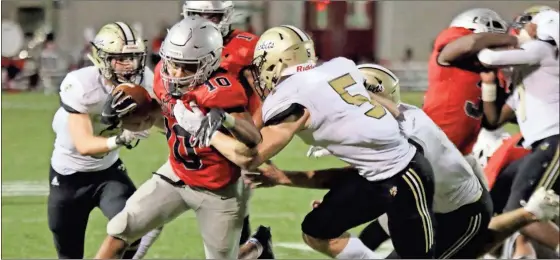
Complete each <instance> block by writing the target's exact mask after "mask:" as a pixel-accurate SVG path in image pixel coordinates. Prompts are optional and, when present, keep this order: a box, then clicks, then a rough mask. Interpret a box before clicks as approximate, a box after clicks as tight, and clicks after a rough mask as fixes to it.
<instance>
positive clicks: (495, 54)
mask: <svg viewBox="0 0 560 260" xmlns="http://www.w3.org/2000/svg"><path fill="white" fill-rule="evenodd" d="M541 44H546V43H541V42H538V41H536V40H535V41H531V42H529V43H527V44H524V45H523V49H513V50H491V49H483V50H481V51H480V52H479V53H478V60H479V61H480V62H481V63H482V65H484V66H486V67H507V66H512V65H523V64H528V65H533V64H539V63H540V62H541V61H542V60H543V59H544V58H546V56H547V49H546V48H544V47H543V45H541Z"/></svg>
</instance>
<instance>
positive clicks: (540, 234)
mask: <svg viewBox="0 0 560 260" xmlns="http://www.w3.org/2000/svg"><path fill="white" fill-rule="evenodd" d="M521 234H523V235H525V236H527V237H529V238H531V239H532V240H534V241H536V242H538V243H540V244H542V245H545V246H547V247H548V248H550V249H556V247H557V246H558V245H559V244H560V236H559V235H558V226H556V224H554V223H553V222H552V221H542V222H537V223H532V224H529V225H527V226H525V227H523V228H522V229H521Z"/></svg>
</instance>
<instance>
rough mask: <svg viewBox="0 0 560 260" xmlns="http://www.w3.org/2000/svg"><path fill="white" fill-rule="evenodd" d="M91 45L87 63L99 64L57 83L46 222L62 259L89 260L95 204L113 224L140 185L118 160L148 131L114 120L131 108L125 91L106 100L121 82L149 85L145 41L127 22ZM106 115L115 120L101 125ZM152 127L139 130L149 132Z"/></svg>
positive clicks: (107, 27) (103, 31) (104, 29)
mask: <svg viewBox="0 0 560 260" xmlns="http://www.w3.org/2000/svg"><path fill="white" fill-rule="evenodd" d="M92 45H93V47H92V54H91V55H90V58H91V59H92V61H93V62H94V64H95V66H90V67H85V68H82V69H79V70H75V71H72V72H70V73H68V74H67V75H66V77H65V78H64V80H63V81H62V83H61V86H60V103H61V107H60V108H59V109H58V111H57V112H56V114H55V115H54V119H53V123H52V127H53V130H54V132H55V134H56V140H55V143H54V151H53V153H52V157H51V167H50V178H49V180H50V192H49V197H48V223H49V228H50V230H51V231H52V233H53V238H54V244H55V247H56V250H57V253H58V257H59V258H71V259H81V258H83V257H84V255H83V254H84V239H85V231H86V226H87V223H88V218H89V214H90V212H91V211H92V210H93V209H94V208H95V207H99V208H100V209H101V211H102V212H103V214H104V215H105V216H106V217H107V218H109V219H111V218H112V217H113V216H115V215H116V214H117V213H119V212H120V211H121V210H122V209H123V208H124V206H125V202H126V200H127V199H128V197H130V196H131V195H132V193H134V191H135V190H136V188H135V187H134V184H133V182H132V181H131V179H130V178H129V176H128V174H127V172H126V168H125V166H124V164H123V163H122V162H121V160H120V159H119V148H120V147H123V146H125V147H129V148H131V147H132V146H133V145H135V144H137V140H139V139H143V138H146V137H147V136H148V132H147V130H146V131H138V132H133V131H129V130H124V131H123V129H122V127H121V125H122V124H120V123H119V122H118V120H117V119H118V117H119V116H123V115H125V114H127V113H129V112H131V111H133V110H134V107H135V106H134V104H133V101H132V98H131V97H130V96H128V95H126V94H124V93H120V94H118V95H117V97H119V98H115V99H112V98H111V99H109V97H112V96H111V94H110V93H111V92H112V91H113V88H114V87H115V86H117V85H118V84H121V83H137V84H139V83H142V80H143V82H144V83H145V84H144V86H145V87H146V88H148V89H150V88H151V86H150V84H151V82H152V80H153V73H152V72H151V71H149V70H145V69H144V60H145V56H146V47H145V45H144V40H143V39H141V38H140V37H139V35H138V34H137V33H136V32H135V31H134V30H133V29H131V28H130V26H128V25H127V24H126V23H123V22H115V23H110V24H107V25H105V26H103V27H102V28H101V29H100V31H99V32H98V34H97V35H96V37H95V39H94V41H93V42H92ZM109 101H114V102H109ZM113 111H116V112H118V113H116V114H115V113H111V112H113ZM102 114H106V115H107V114H109V115H111V116H114V117H111V118H109V117H105V119H108V120H102V117H103V116H102ZM108 121H111V122H110V124H107V122H108ZM152 123H153V122H152ZM152 123H150V122H147V123H146V124H145V126H141V127H143V128H144V129H143V130H145V129H146V128H147V127H148V126H151V125H152ZM139 127H140V126H139ZM137 130H141V129H137ZM136 245H137V243H135V244H134V245H133V246H131V247H130V248H129V251H128V252H126V253H125V257H126V258H131V257H132V256H133V254H134V252H135V251H136V249H135V246H136Z"/></svg>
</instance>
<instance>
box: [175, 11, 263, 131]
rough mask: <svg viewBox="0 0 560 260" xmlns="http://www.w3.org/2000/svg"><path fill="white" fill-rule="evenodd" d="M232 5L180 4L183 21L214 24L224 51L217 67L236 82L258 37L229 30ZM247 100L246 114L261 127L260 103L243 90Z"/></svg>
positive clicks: (249, 57)
mask: <svg viewBox="0 0 560 260" xmlns="http://www.w3.org/2000/svg"><path fill="white" fill-rule="evenodd" d="M233 12H234V3H233V1H189V0H187V1H185V3H184V4H183V13H182V15H183V17H188V16H196V15H198V16H201V17H204V18H206V19H208V20H210V21H212V22H214V23H215V24H216V25H217V26H218V28H220V31H221V33H222V36H223V39H224V49H223V51H222V63H221V64H220V67H221V68H223V69H225V70H227V71H228V72H229V73H233V74H235V75H239V76H240V80H245V77H242V76H243V74H241V73H243V72H244V71H245V69H246V68H247V67H248V66H249V65H251V62H252V60H253V53H254V51H255V47H256V44H257V41H258V40H259V37H258V36H257V35H254V34H252V33H249V32H244V31H241V30H236V29H232V28H231V20H232V18H233ZM246 91H247V94H248V95H247V96H248V98H249V106H248V110H249V112H250V113H251V115H253V120H254V121H255V123H256V124H257V126H260V125H262V123H261V121H262V119H261V116H260V107H261V100H260V98H259V97H258V96H257V95H253V93H252V89H247V90H246Z"/></svg>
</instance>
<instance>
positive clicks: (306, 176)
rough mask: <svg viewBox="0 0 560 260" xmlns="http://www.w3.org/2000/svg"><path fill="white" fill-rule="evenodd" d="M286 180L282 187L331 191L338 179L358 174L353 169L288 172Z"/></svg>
mask: <svg viewBox="0 0 560 260" xmlns="http://www.w3.org/2000/svg"><path fill="white" fill-rule="evenodd" d="M285 174H286V177H287V178H288V180H285V181H284V182H283V183H280V185H283V186H290V187H300V188H308V189H330V188H331V187H332V185H333V183H335V182H336V180H337V179H339V178H340V177H343V176H344V175H347V174H357V171H356V169H354V168H352V167H344V168H332V169H324V170H316V171H286V172H285Z"/></svg>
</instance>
